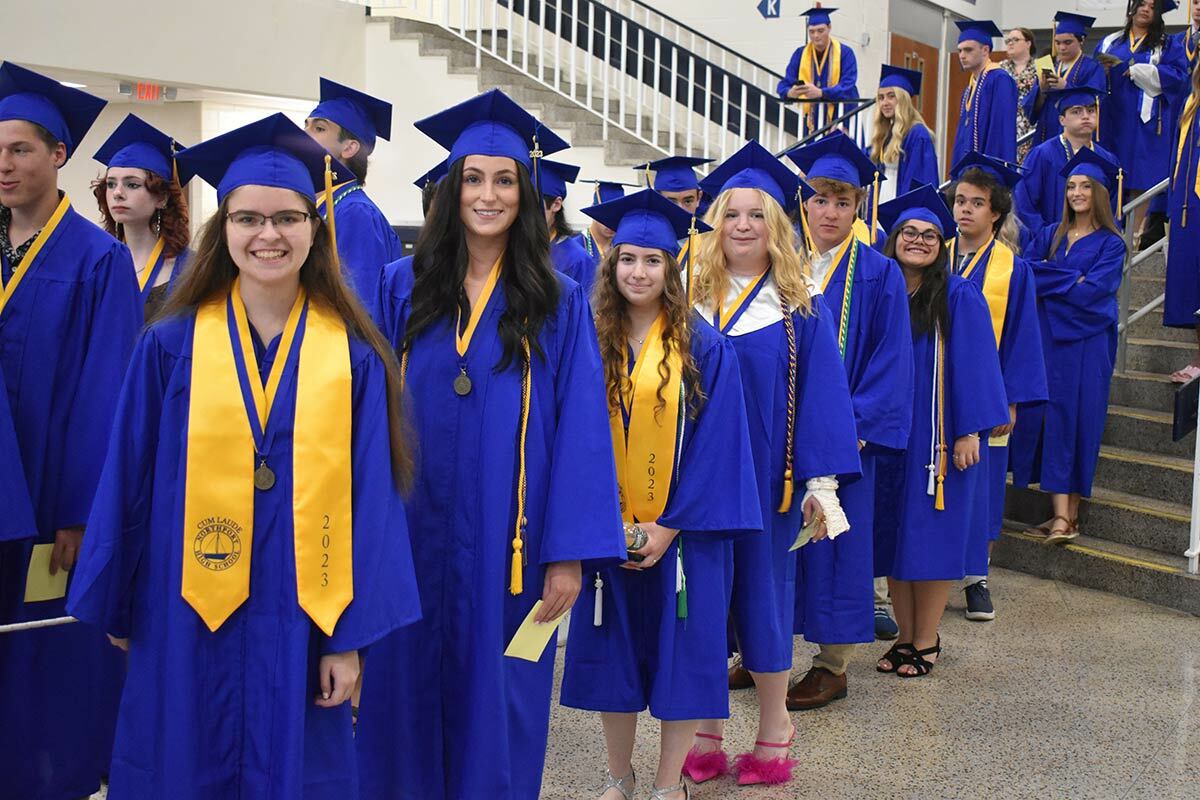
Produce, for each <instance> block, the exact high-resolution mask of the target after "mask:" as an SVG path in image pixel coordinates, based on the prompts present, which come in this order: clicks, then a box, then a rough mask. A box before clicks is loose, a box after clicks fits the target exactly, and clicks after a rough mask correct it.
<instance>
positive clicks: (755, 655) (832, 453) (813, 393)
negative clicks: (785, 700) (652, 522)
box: [702, 278, 862, 672]
mask: <svg viewBox="0 0 1200 800" xmlns="http://www.w3.org/2000/svg"><path fill="white" fill-rule="evenodd" d="M767 283H768V284H769V285H771V286H772V287H773V286H774V282H773V281H772V280H771V279H769V278H768V281H767ZM764 304H765V305H767V306H770V305H771V304H774V307H773V308H770V309H768V310H767V313H766V314H765V315H764V317H766V318H769V317H772V316H773V317H774V319H775V320H777V321H775V322H771V323H770V324H767V325H765V326H764V327H760V328H757V329H752V326H748V329H747V330H745V331H744V332H743V331H742V330H741V329H739V328H738V327H736V323H735V325H734V326H732V327H731V328H730V329H729V331H728V333H727V335H728V336H729V339H730V341H732V342H733V347H734V350H735V351H736V352H737V355H738V365H739V367H740V369H741V374H742V389H743V392H744V394H745V398H746V412H747V414H748V416H749V423H750V452H751V454H752V456H753V459H754V466H755V471H756V472H755V474H756V476H757V479H758V493H759V506H760V508H761V509H762V517H763V523H764V525H765V532H766V535H764V536H746V537H742V538H740V539H738V540H736V541H735V542H734V544H733V565H734V570H733V596H732V600H731V606H732V624H733V632H734V636H735V639H734V642H736V645H737V647H738V649H739V651H740V652H741V654H742V659H743V661H744V663H745V665H746V667H747V669H750V670H752V671H754V672H782V671H784V670H788V669H791V667H792V635H793V632H794V630H795V625H794V619H795V611H796V556H795V554H794V553H790V552H788V548H790V547H791V546H792V543H793V542H794V541H795V540H796V534H797V533H799V532H800V529H801V527H802V526H803V524H804V522H803V519H804V513H803V510H802V507H803V503H802V501H803V499H804V493H805V491H806V489H805V483H806V482H807V481H808V479H809V478H814V477H819V476H822V475H837V476H839V478H840V479H841V480H843V481H846V482H849V481H851V480H854V479H855V478H857V477H858V476H859V475H860V474H861V469H862V467H861V464H860V462H859V458H858V438H857V433H856V428H855V424H854V416H853V406H852V405H851V401H850V390H849V388H848V387H847V383H846V370H845V368H844V367H843V366H842V363H841V358H840V356H839V353H838V348H837V341H836V339H835V338H834V334H833V326H832V324H831V323H830V322H829V321H828V320H829V317H830V315H831V312H830V311H829V308H828V307H827V306H826V305H825V301H824V300H823V299H822V298H821V295H820V294H819V293H814V295H813V302H812V313H811V314H810V315H809V316H804V315H802V314H800V313H799V312H798V311H793V312H791V314H792V321H793V325H794V327H795V331H796V353H797V364H796V366H797V370H796V383H797V386H796V416H795V423H796V429H795V436H794V441H795V448H794V455H793V466H792V472H793V475H794V480H795V494H794V497H793V499H792V506H791V509H790V510H789V511H788V512H787V513H786V514H781V513H779V505H780V500H781V498H782V497H783V473H784V458H785V454H786V441H787V376H788V343H787V334H786V331H785V329H784V325H783V320H782V319H781V318H780V317H779V306H778V298H777V295H774V294H773V293H772V296H771V298H768V297H767V296H766V295H765V294H759V295H758V296H757V297H756V298H755V299H754V300H753V301H752V303H751V304H750V306H749V308H750V309H751V310H755V306H756V305H757V306H762V305H764ZM702 313H704V314H705V315H706V317H707V318H709V319H712V316H713V314H712V310H711V309H709V310H706V311H703V312H702ZM747 313H749V312H747ZM846 535H849V534H846ZM731 643H732V642H731Z"/></svg>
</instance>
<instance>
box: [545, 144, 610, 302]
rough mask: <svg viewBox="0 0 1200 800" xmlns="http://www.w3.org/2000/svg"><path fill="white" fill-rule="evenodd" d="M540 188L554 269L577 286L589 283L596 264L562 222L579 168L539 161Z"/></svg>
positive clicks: (556, 162)
mask: <svg viewBox="0 0 1200 800" xmlns="http://www.w3.org/2000/svg"><path fill="white" fill-rule="evenodd" d="M538 171H539V175H538V188H539V189H540V190H541V192H542V203H543V204H544V205H545V209H546V227H548V228H549V229H550V258H551V259H552V260H553V261H554V268H555V269H556V270H558V271H559V272H561V273H562V274H563V275H566V276H567V277H568V278H571V279H572V280H573V281H575V282H576V283H582V282H583V281H584V280H590V279H591V276H592V275H594V274H595V271H596V264H595V262H594V261H592V257H591V256H589V255H588V254H587V251H586V250H584V249H583V245H582V244H580V243H579V237H578V236H577V235H576V234H575V232H574V231H572V230H571V228H570V226H569V225H567V223H566V221H565V220H564V219H563V215H564V214H565V213H566V212H565V210H564V208H563V201H564V200H566V199H567V184H568V183H574V182H575V179H576V178H578V177H579V167H576V166H573V165H571V164H563V163H561V162H559V161H550V160H549V159H545V158H543V159H541V160H539V161H538Z"/></svg>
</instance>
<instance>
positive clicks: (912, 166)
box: [862, 123, 942, 249]
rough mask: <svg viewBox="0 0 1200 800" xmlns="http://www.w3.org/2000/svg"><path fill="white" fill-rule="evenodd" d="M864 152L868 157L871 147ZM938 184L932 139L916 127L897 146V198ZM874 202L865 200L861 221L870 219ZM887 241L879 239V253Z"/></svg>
mask: <svg viewBox="0 0 1200 800" xmlns="http://www.w3.org/2000/svg"><path fill="white" fill-rule="evenodd" d="M864 149H865V150H866V152H867V156H868V157H870V154H871V153H870V145H868V146H867V147H866V148H864ZM875 166H876V167H878V168H879V171H880V172H881V173H882V172H883V170H884V165H883V164H882V163H876V164H875ZM941 182H942V176H941V172H940V171H939V170H938V161H937V152H936V151H935V150H934V146H933V137H932V136H931V135H930V133H929V129H928V128H926V127H925V126H924V125H922V124H920V123H917V124H916V125H913V126H912V127H911V128H909V131H908V133H907V134H905V135H904V141H903V142H902V143H901V144H900V163H899V164H897V165H896V197H899V196H900V195H902V194H905V193H906V192H911V191H912V190H913V189H916V188H917V187H918V186H924V185H925V184H927V183H928V184H929V185H931V186H937V185H938V184H940V183H941ZM874 200H875V198H874V197H870V196H868V197H867V204H866V211H865V212H864V213H863V215H862V218H863V219H864V220H870V219H871V206H872V204H873V203H874ZM886 240H887V237H886V236H883V237H880V239H879V242H880V248H879V249H882V243H883V242H885V241H886Z"/></svg>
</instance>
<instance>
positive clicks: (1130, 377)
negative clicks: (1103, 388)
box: [1108, 370, 1176, 411]
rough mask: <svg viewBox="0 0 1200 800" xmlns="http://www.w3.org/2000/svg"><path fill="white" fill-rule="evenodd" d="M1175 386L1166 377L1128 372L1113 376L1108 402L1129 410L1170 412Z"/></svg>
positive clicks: (1173, 405)
mask: <svg viewBox="0 0 1200 800" xmlns="http://www.w3.org/2000/svg"><path fill="white" fill-rule="evenodd" d="M1175 386H1176V384H1174V383H1171V378H1170V376H1168V375H1164V374H1160V373H1155V372H1138V371H1136V370H1128V371H1126V372H1124V373H1121V372H1118V373H1116V374H1114V375H1113V378H1112V389H1111V390H1110V391H1109V395H1108V396H1109V402H1110V403H1115V404H1117V405H1123V406H1129V407H1131V408H1144V409H1148V410H1152V411H1171V410H1172V409H1173V408H1174V407H1175Z"/></svg>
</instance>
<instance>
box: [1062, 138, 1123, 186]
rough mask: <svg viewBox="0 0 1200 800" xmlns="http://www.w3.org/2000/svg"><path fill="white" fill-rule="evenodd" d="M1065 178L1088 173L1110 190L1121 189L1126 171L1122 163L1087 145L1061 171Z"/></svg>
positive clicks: (1087, 174)
mask: <svg viewBox="0 0 1200 800" xmlns="http://www.w3.org/2000/svg"><path fill="white" fill-rule="evenodd" d="M1059 175H1062V176H1063V177H1064V178H1070V177H1072V176H1074V175H1086V176H1088V177H1089V178H1091V179H1093V180H1096V181H1099V182H1100V184H1101V185H1102V186H1104V187H1105V188H1106V189H1108V191H1110V192H1111V191H1113V190H1114V189H1116V190H1118V191H1119V190H1120V189H1122V188H1123V184H1124V182H1125V175H1124V172H1123V171H1122V170H1121V165H1120V164H1117V163H1115V162H1113V161H1110V160H1109V159H1107V158H1106V157H1104V156H1102V155H1100V154H1099V153H1097V152H1096V151H1095V150H1093V149H1091V148H1090V147H1085V148H1083V149H1082V150H1080V151H1079V152H1078V153H1076V154H1075V157H1074V158H1072V159H1071V160H1070V161H1068V162H1067V165H1066V166H1065V167H1063V168H1062V171H1061V172H1059Z"/></svg>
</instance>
